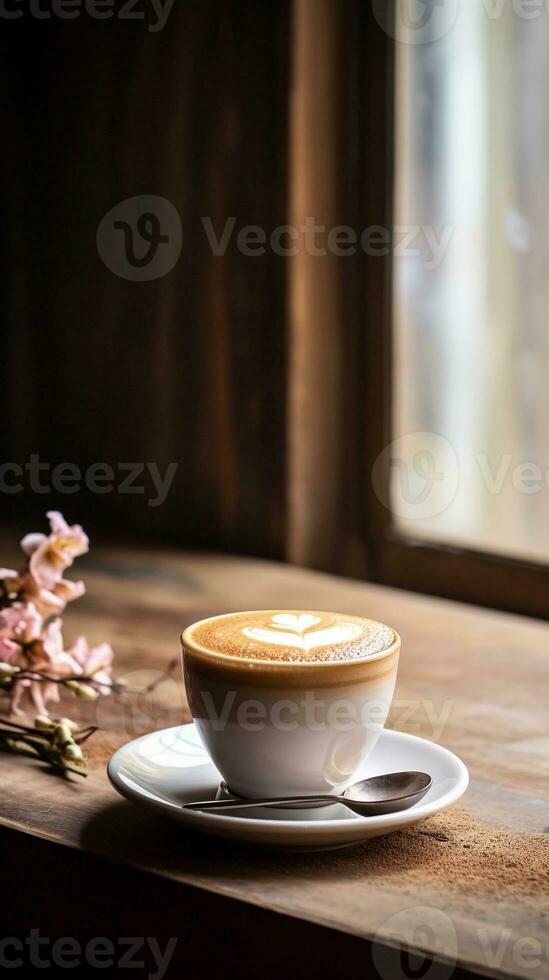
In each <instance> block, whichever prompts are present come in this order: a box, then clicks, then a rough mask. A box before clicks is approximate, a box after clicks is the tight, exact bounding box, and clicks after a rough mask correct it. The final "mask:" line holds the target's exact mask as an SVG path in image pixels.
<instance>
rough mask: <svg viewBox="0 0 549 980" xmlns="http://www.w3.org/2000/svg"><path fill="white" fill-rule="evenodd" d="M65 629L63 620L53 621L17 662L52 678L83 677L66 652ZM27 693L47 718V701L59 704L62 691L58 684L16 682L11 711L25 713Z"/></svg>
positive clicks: (77, 665) (39, 711) (72, 658)
mask: <svg viewBox="0 0 549 980" xmlns="http://www.w3.org/2000/svg"><path fill="white" fill-rule="evenodd" d="M62 626H63V623H62V622H61V620H60V619H54V620H53V621H52V622H51V623H49V625H48V626H47V627H46V628H45V630H44V631H43V634H42V636H41V637H39V638H37V639H36V640H35V641H34V642H33V643H32V645H31V647H30V649H28V650H27V651H25V653H23V652H22V651H21V652H20V654H19V656H18V657H17V658H16V660H15V662H16V663H18V665H19V666H20V667H21V668H23V669H25V668H26V669H27V670H40V671H43V672H44V673H46V674H48V675H49V676H50V677H53V678H56V677H58V678H62V677H67V676H70V675H71V674H80V673H81V668H80V666H79V664H78V663H77V662H76V660H75V659H74V657H72V656H71V654H70V653H67V652H66V651H65V650H64V649H63V634H62ZM20 650H21V648H20ZM25 693H26V694H28V695H29V698H30V701H31V703H32V705H33V706H34V708H35V709H36V711H37V712H38V714H46V715H47V713H48V712H47V709H46V702H47V701H59V687H58V685H57V683H56V681H55V680H51V681H44V680H31V679H30V678H24V679H23V680H21V681H16V682H15V684H14V687H13V691H12V700H11V710H12V711H13V712H14V713H15V714H21V713H22V711H21V707H20V706H21V701H22V698H23V696H24V694H25Z"/></svg>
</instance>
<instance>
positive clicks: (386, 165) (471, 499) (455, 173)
mask: <svg viewBox="0 0 549 980" xmlns="http://www.w3.org/2000/svg"><path fill="white" fill-rule="evenodd" d="M364 6H365V5H362V8H360V9H359V7H358V5H357V6H355V8H354V9H355V17H356V21H355V24H354V25H353V31H354V32H355V34H356V38H357V44H356V53H355V59H356V64H355V65H354V66H351V68H352V70H354V71H355V72H356V77H357V78H358V89H359V91H360V93H361V100H360V104H359V105H357V106H355V112H356V115H357V130H358V132H359V134H360V138H359V146H358V149H357V155H356V157H354V158H353V170H352V174H353V173H354V175H355V177H354V179H355V183H354V185H353V193H354V195H355V200H357V201H358V204H357V206H356V212H355V213H357V220H359V221H360V224H361V226H365V225H368V224H372V223H373V222H376V223H379V224H380V225H383V226H384V227H385V228H387V229H390V230H392V236H391V245H392V247H391V249H390V254H388V255H387V257H386V258H385V259H384V260H380V259H379V258H378V259H372V258H371V257H362V258H361V259H359V260H358V261H359V266H360V267H359V270H358V272H357V275H356V277H355V280H354V282H353V284H352V286H351V291H352V295H353V296H354V301H353V307H352V309H353V311H354V318H353V324H354V332H355V334H356V338H357V339H356V340H355V344H356V348H355V350H356V352H357V363H358V369H357V373H358V374H359V377H358V378H357V380H356V382H355V385H356V389H357V390H358V391H360V390H362V398H363V408H362V417H361V421H360V425H361V431H362V437H361V438H362V444H363V446H364V445H365V455H364V457H363V459H364V460H365V466H364V467H363V483H362V485H363V487H364V497H363V501H364V505H363V511H362V513H363V518H362V525H361V527H362V531H361V533H362V540H363V541H364V542H365V566H366V567H367V575H368V576H369V577H370V578H371V579H372V580H375V581H379V582H383V583H386V584H391V585H395V586H398V587H404V588H410V589H415V590H418V591H422V592H428V593H432V594H436V595H442V596H448V597H452V598H458V599H462V600H465V601H469V602H473V603H478V604H484V605H490V606H495V607H500V608H505V609H513V610H516V611H517V612H522V613H527V614H531V615H536V616H543V617H545V618H547V617H548V616H549V598H548V597H549V521H548V520H547V515H549V506H548V505H549V386H548V384H547V377H548V369H549V331H548V326H547V322H546V321H547V313H546V310H547V309H548V308H549V275H548V272H549V269H548V268H546V267H547V265H548V259H549V249H548V246H549V224H548V221H547V212H548V205H549V179H548V177H547V175H548V174H549V13H548V12H547V11H546V9H545V5H539V6H538V5H536V11H537V13H538V15H539V16H536V17H535V18H532V17H529V16H528V10H527V8H526V6H524V7H522V6H521V5H515V4H511V3H509V4H489V3H478V4H477V3H475V4H473V3H467V4H465V3H463V4H461V3H460V4H457V3H454V4H452V3H448V4H444V5H438V4H436V5H424V6H425V17H423V18H421V19H420V21H419V22H415V21H414V20H413V19H412V20H410V19H408V20H406V21H405V20H404V19H403V17H402V11H403V8H404V7H405V6H406V4H405V2H404V0H402V3H401V2H400V0H399V2H398V3H397V2H396V0H395V2H386V3H385V5H381V4H380V3H377V0H374V2H373V3H372V7H371V8H370V10H369V11H365V10H364ZM367 6H369V5H367ZM419 6H420V5H418V4H416V10H417V9H418V8H419ZM450 9H451V10H453V11H454V14H455V16H454V17H453V18H449V20H450V21H451V22H449V23H447V24H446V26H445V28H444V29H443V30H439V28H440V23H441V22H440V19H439V20H438V21H435V19H434V18H435V16H442V13H441V12H444V11H446V12H447V11H448V10H450ZM429 10H431V12H432V14H433V24H436V26H437V32H436V35H435V37H434V39H432V38H431V39H430V38H429V37H428V36H426V35H425V30H424V29H425V21H426V20H428V18H427V13H428V11H429ZM523 11H526V13H525V14H524V12H523ZM530 13H531V11H530ZM395 14H396V15H397V16H395ZM399 20H400V23H399ZM403 24H404V33H405V37H404V38H403V37H402V36H400V39H399V31H400V30H401V28H402V25H403ZM418 25H419V26H418ZM416 27H417V29H418V30H421V31H423V36H422V37H421V43H418V38H417V36H416V37H411V35H410V31H414V30H416ZM374 146H375V149H376V153H375V154H374V153H372V147H374ZM361 338H363V339H362V340H361ZM361 344H362V348H361V346H360V345H361ZM364 515H365V516H364ZM359 520H360V519H359V518H357V523H359Z"/></svg>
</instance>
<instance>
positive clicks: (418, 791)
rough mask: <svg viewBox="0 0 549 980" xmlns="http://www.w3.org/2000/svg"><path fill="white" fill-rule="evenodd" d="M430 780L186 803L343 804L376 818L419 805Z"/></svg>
mask: <svg viewBox="0 0 549 980" xmlns="http://www.w3.org/2000/svg"><path fill="white" fill-rule="evenodd" d="M431 783H432V780H431V777H430V776H429V775H428V774H427V773H426V772H389V773H385V774H384V775H382V776H370V778H369V779H361V780H360V781H359V782H358V783H353V784H352V786H348V787H347V789H346V790H345V791H344V792H343V793H342V795H341V796H329V795H327V794H326V795H322V796H288V797H269V798H267V799H259V800H244V799H233V800H203V801H201V802H193V803H185V804H184V805H183V808H184V809H186V810H246V809H250V808H252V807H258V806H271V807H284V806H287V807H295V806H296V805H299V804H303V805H304V806H311V804H315V803H316V804H319V803H320V804H326V805H327V804H330V803H343V804H344V805H345V806H346V807H348V809H349V810H352V811H353V813H358V814H359V815H360V816H362V817H373V816H378V815H379V814H383V813H395V812H396V811H397V810H408V809H409V808H410V807H411V806H414V804H415V803H418V802H419V800H421V799H422V798H423V797H424V796H425V794H426V793H427V792H428V790H429V789H430V787H431Z"/></svg>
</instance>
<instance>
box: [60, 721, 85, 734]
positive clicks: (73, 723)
mask: <svg viewBox="0 0 549 980" xmlns="http://www.w3.org/2000/svg"><path fill="white" fill-rule="evenodd" d="M59 724H60V725H66V726H67V728H70V730H71V732H77V731H78V729H79V728H80V725H79V724H78V722H77V721H73V720H72V718H59Z"/></svg>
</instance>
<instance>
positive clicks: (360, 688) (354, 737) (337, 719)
mask: <svg viewBox="0 0 549 980" xmlns="http://www.w3.org/2000/svg"><path fill="white" fill-rule="evenodd" d="M267 612H268V611H267ZM238 615H242V614H238ZM251 615H255V613H254V614H251ZM313 615H314V614H313ZM320 615H322V614H320ZM217 618H219V617H211V619H208V620H201V621H200V625H202V624H206V623H210V622H214V620H215V619H217ZM223 618H225V617H223ZM197 625H199V624H196V623H195V624H193V626H194V627H196V626H197ZM192 629H193V627H189V628H188V629H187V630H185V632H184V633H183V634H182V636H181V651H182V657H183V671H184V677H185V686H186V689H187V697H188V700H189V705H190V708H191V712H192V715H193V718H194V721H195V724H196V726H197V728H198V731H199V732H200V735H201V737H202V740H203V742H204V743H205V746H206V748H207V749H208V752H209V753H210V756H211V758H212V760H213V762H214V763H215V765H216V766H217V768H218V769H219V771H220V773H221V775H222V776H223V778H224V780H225V782H226V783H227V786H228V787H229V789H230V790H231V791H232V792H233V793H235V794H236V795H238V796H243V797H248V798H259V797H270V796H293V795H296V796H297V795H304V796H305V795H310V796H314V795H315V794H333V795H337V794H338V793H340V792H341V791H342V790H343V789H345V787H346V786H348V785H349V784H350V783H353V782H354V781H355V780H357V779H360V778H362V777H363V776H364V775H366V766H365V764H366V762H367V758H368V755H369V754H370V752H371V751H372V749H373V747H374V745H375V743H376V741H377V739H378V737H379V734H380V732H381V730H382V728H383V725H384V724H385V721H386V718H387V715H388V712H389V708H390V705H391V701H392V697H393V691H394V687H395V682H396V675H397V667H398V658H399V653H400V638H399V636H398V634H397V633H395V632H394V631H392V633H393V636H394V642H393V643H392V644H391V645H390V646H389V647H388V648H386V649H383V650H382V651H381V652H380V653H374V654H373V655H370V656H368V657H365V658H364V659H362V660H360V659H350V660H340V661H337V662H330V661H326V662H323V661H321V662H318V661H317V662H311V663H303V662H299V663H296V662H287V661H277V662H268V661H265V660H261V661H258V660H253V659H244V658H242V657H237V656H230V655H227V654H225V653H221V652H213V651H212V650H208V649H206V648H205V647H203V646H201V645H200V643H198V642H197V641H196V639H195V638H194V637H193V635H192Z"/></svg>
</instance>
